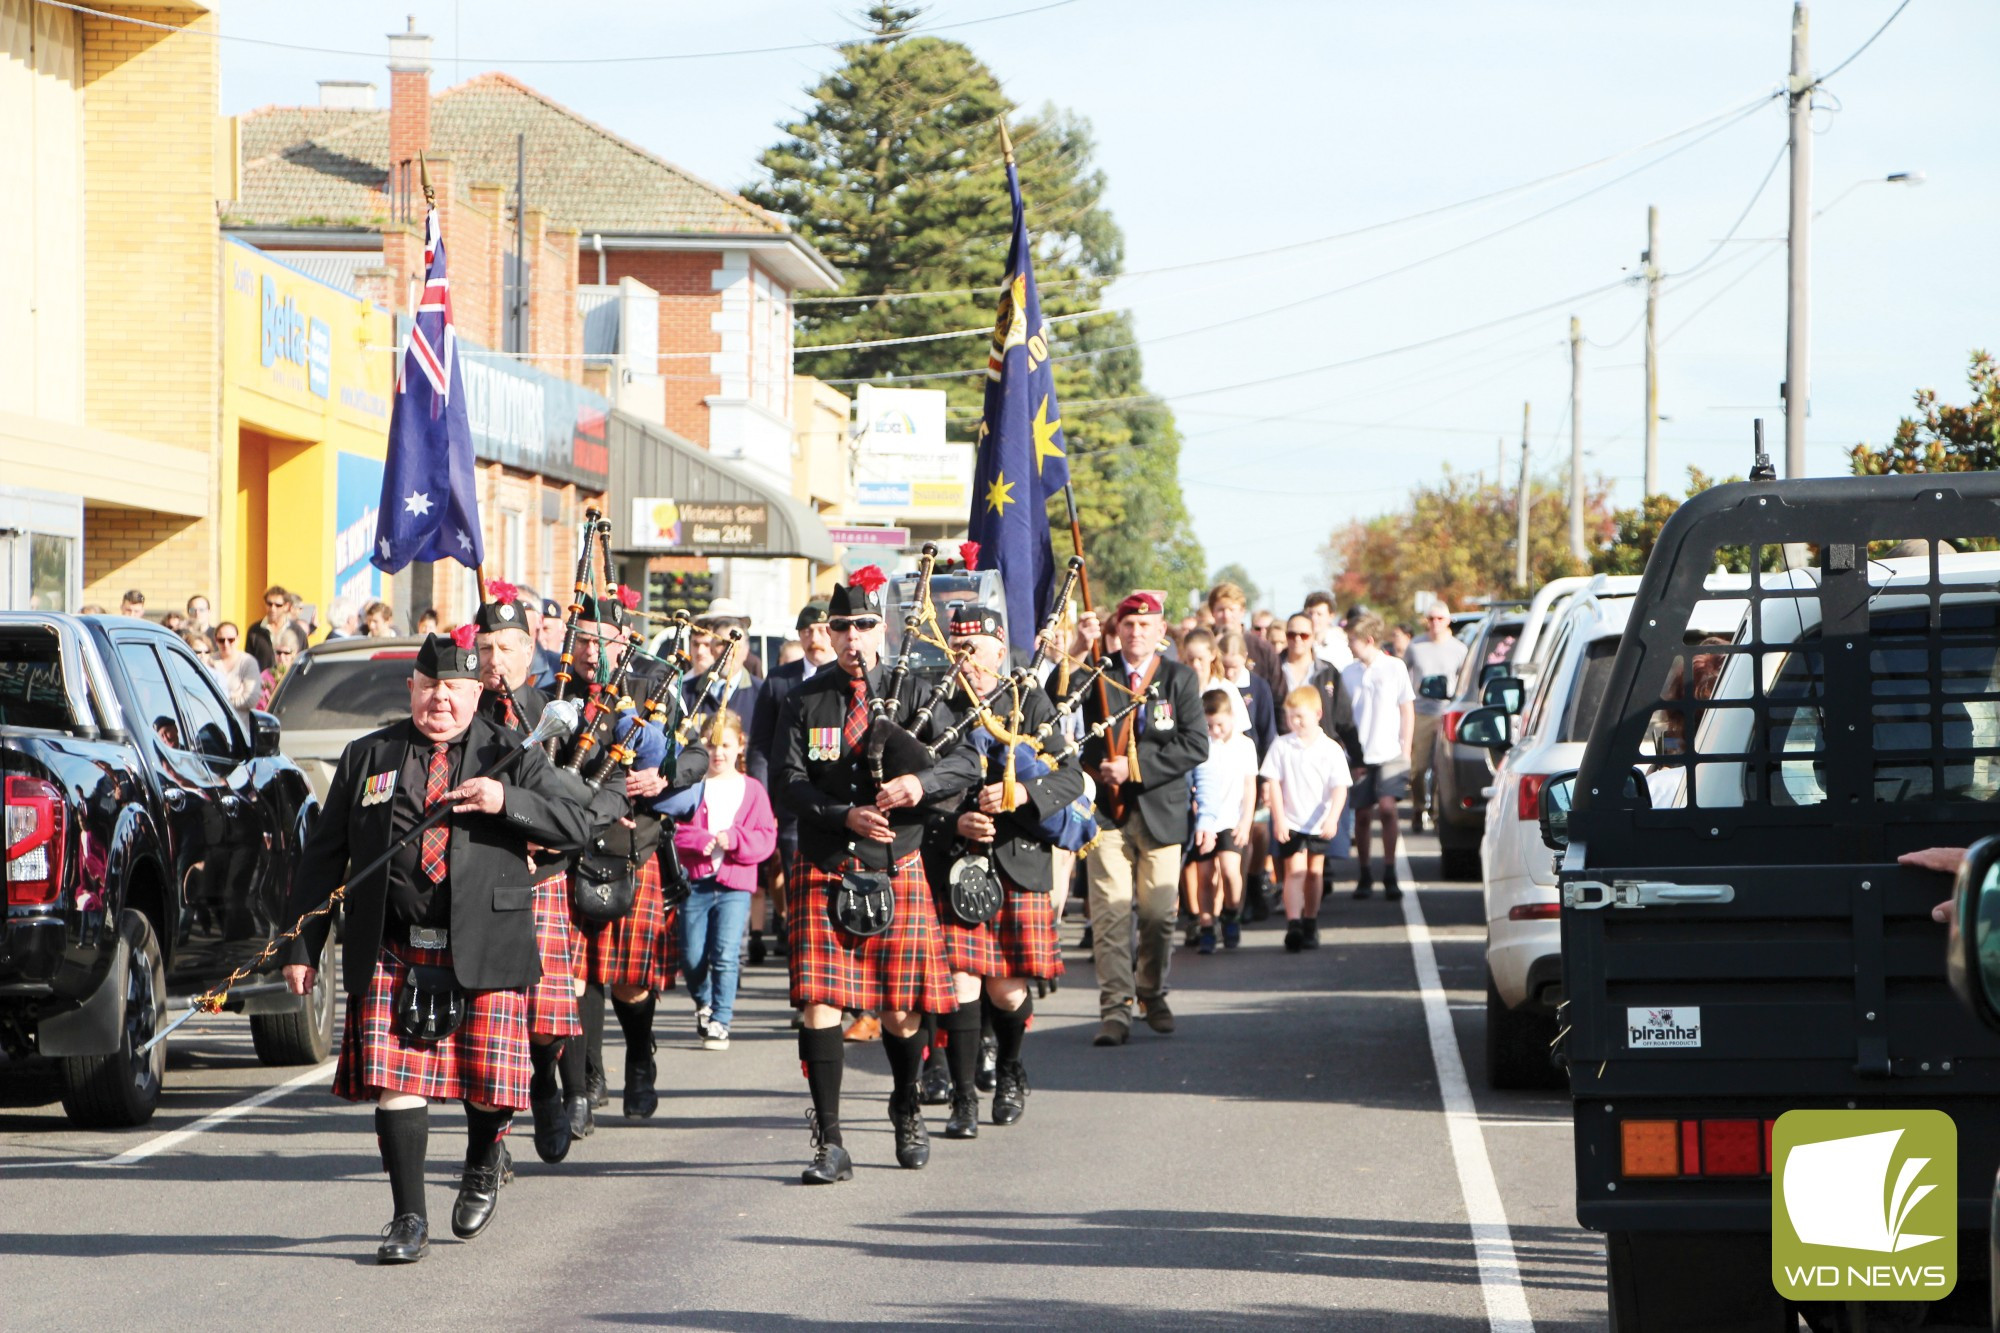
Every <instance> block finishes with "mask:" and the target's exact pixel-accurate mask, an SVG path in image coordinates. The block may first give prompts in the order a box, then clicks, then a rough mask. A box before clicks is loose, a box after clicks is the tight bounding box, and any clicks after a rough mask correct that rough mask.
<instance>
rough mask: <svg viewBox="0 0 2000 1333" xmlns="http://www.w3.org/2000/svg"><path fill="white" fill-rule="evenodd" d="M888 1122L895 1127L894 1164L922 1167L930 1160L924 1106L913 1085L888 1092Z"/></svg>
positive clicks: (911, 1168)
mask: <svg viewBox="0 0 2000 1333" xmlns="http://www.w3.org/2000/svg"><path fill="white" fill-rule="evenodd" d="M889 1123H890V1124H892V1125H894V1126H895V1127H896V1165H898V1166H901V1167H905V1168H907V1169H908V1170H911V1171H917V1170H921V1169H922V1168H923V1167H924V1166H926V1165H928V1164H929V1162H930V1160H931V1132H930V1130H929V1129H928V1128H927V1127H926V1126H925V1125H924V1108H923V1105H922V1103H920V1102H918V1101H917V1090H916V1089H915V1088H913V1087H912V1088H898V1089H896V1091H895V1092H893V1093H891V1094H890V1095H889Z"/></svg>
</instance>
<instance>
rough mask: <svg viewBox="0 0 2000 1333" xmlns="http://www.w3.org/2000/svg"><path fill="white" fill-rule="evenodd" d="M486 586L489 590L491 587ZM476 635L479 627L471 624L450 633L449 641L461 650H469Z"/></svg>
mask: <svg viewBox="0 0 2000 1333" xmlns="http://www.w3.org/2000/svg"><path fill="white" fill-rule="evenodd" d="M486 586H487V587H488V588H491V587H492V586H493V585H492V584H490V583H489V584H487V585H486ZM478 633H479V626H477V625H473V624H464V625H460V626H459V627H458V628H457V629H455V630H453V631H452V632H451V641H452V642H453V643H455V644H457V645H458V646H459V647H461V648H470V647H471V646H472V640H473V639H474V637H475V636H477V635H478Z"/></svg>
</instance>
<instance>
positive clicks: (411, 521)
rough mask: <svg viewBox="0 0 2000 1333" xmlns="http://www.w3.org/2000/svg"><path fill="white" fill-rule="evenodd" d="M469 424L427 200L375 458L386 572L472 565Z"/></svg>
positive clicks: (478, 547)
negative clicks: (410, 302) (385, 434)
mask: <svg viewBox="0 0 2000 1333" xmlns="http://www.w3.org/2000/svg"><path fill="white" fill-rule="evenodd" d="M473 476H474V474H473V463H472V423H471V421H470V419H469V418H468V417H467V416H466V411H465V383H464V380H463V378H462V377H461V375H460V374H459V364H458V334H457V332H456V331H455V330H454V329H453V327H452V322H451V282H450V280H449V279H448V278H447V277H446V276H445V257H444V236H443V234H442V232H441V231H440V230H439V227H438V215H437V210H436V209H435V208H433V209H431V210H430V211H429V213H428V214H427V215H426V217H425V218H424V290H423V295H422V296H421V297H419V298H418V300H417V310H416V318H415V319H413V320H412V321H411V322H410V329H409V336H408V338H407V340H406V341H405V342H404V344H403V354H402V356H401V357H400V358H399V359H398V361H397V365H396V403H395V408H394V410H393V411H392V412H391V414H390V417H389V449H388V455H387V457H386V458H385V459H384V460H383V464H382V503H381V507H380V509H379V510H378V511H377V514H376V519H375V549H374V551H373V553H372V554H371V555H370V557H369V558H370V559H371V561H372V562H373V563H374V565H375V567H376V568H378V569H381V570H384V571H386V572H388V573H391V574H393V573H395V572H396V571H398V570H400V569H401V568H403V566H405V565H407V564H409V563H410V562H411V561H412V560H447V559H449V560H456V561H458V562H459V563H461V564H464V565H468V566H471V567H472V568H475V569H476V568H478V566H479V564H480V562H481V561H482V560H484V559H485V555H486V542H485V539H484V536H483V534H482V533H481V530H480V526H479V496H478V492H477V490H476V489H475V486H474V481H473Z"/></svg>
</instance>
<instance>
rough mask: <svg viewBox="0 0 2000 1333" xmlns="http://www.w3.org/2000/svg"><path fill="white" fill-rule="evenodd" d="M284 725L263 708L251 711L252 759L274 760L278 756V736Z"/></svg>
mask: <svg viewBox="0 0 2000 1333" xmlns="http://www.w3.org/2000/svg"><path fill="white" fill-rule="evenodd" d="M283 730H284V724H283V723H282V722H280V721H278V719H277V718H276V717H274V716H273V715H271V714H270V713H267V712H265V711H264V710H263V709H261V708H253V709H251V710H250V757H251V758H252V759H273V758H276V757H277V754H278V736H279V734H280V733H281V732H283Z"/></svg>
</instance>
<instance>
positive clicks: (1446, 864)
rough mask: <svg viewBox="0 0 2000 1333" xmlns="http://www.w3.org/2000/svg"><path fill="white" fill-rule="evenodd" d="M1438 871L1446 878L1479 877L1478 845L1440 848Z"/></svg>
mask: <svg viewBox="0 0 2000 1333" xmlns="http://www.w3.org/2000/svg"><path fill="white" fill-rule="evenodd" d="M1438 871H1439V873H1440V874H1442V875H1443V876H1444V877H1445V878H1446V879H1452V880H1468V879H1478V878H1479V849H1478V848H1477V847H1441V848H1439V849H1438Z"/></svg>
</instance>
